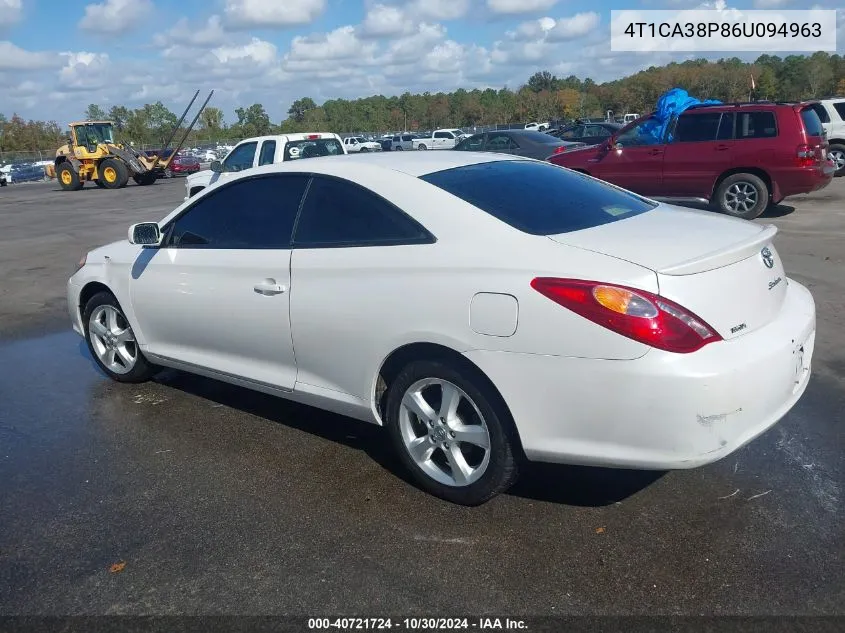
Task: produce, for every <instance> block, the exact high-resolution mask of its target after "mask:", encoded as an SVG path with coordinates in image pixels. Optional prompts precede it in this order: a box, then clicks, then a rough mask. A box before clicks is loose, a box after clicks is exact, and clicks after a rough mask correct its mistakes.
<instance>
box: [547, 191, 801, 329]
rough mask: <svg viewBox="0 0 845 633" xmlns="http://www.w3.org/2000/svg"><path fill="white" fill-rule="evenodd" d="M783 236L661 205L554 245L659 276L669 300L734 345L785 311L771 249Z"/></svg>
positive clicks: (782, 282)
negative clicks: (774, 240)
mask: <svg viewBox="0 0 845 633" xmlns="http://www.w3.org/2000/svg"><path fill="white" fill-rule="evenodd" d="M776 233H777V228H776V227H774V226H771V225H759V224H754V223H753V222H747V221H745V220H737V219H734V218H730V217H726V216H721V215H715V214H713V213H712V212H708V211H694V210H691V209H681V208H678V207H673V206H671V205H660V206H659V207H658V208H656V209H654V210H653V211H649V212H648V213H644V214H642V215H638V216H636V217H632V218H628V219H626V220H621V221H619V222H613V223H610V224H606V225H602V226H597V227H594V228H590V229H585V230H583V231H575V232H572V233H563V234H560V235H552V236H550V238H551V239H552V240H554V241H556V242H558V243H560V244H565V245H567V246H572V247H576V248H581V249H585V250H589V251H593V252H597V253H602V254H604V255H608V256H610V257H616V258H618V259H623V260H625V261H629V262H631V263H634V264H637V265H639V266H643V267H645V268H648V269H650V270H653V271H654V272H655V273H656V275H657V281H658V285H659V288H660V294H661V295H662V296H664V297H666V298H667V299H671V300H672V301H675V302H677V303H679V304H680V305H682V306H683V307H685V308H686V309H688V310H690V311H692V312H694V313H695V314H697V315H698V316H699V317H701V318H702V319H704V320H705V321H707V323H709V324H710V325H711V326H712V327H713V328H714V329H715V330H716V331H717V332H718V333H719V334H720V335H721V336H722V337H723V338H724V339H731V338H735V337H737V336H742V335H743V334H746V333H748V332H753V331H754V330H756V329H758V328H760V327H763V326H764V325H766V324H767V323H769V322H770V321H772V320H773V319H774V318H775V317H776V316H777V314H778V312H779V311H780V308H781V306H782V304H783V301H784V297H785V296H786V285H787V280H786V274H785V273H784V269H783V264H782V263H781V261H780V257H779V256H778V254H777V251H776V250H775V248H774V246H773V245H772V238H773V237H774V236H775V234H776ZM597 281H601V280H597Z"/></svg>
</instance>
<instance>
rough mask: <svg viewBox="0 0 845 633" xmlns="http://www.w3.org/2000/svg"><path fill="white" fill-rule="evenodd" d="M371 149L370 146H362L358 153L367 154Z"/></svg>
mask: <svg viewBox="0 0 845 633" xmlns="http://www.w3.org/2000/svg"><path fill="white" fill-rule="evenodd" d="M369 151H370V149H369V148H368V147H362V148H361V149H360V150H358V153H359V154H366V153H367V152H369Z"/></svg>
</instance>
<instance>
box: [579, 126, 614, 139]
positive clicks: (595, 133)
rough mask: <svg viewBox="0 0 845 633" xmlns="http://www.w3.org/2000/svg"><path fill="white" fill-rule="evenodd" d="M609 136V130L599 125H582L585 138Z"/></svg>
mask: <svg viewBox="0 0 845 633" xmlns="http://www.w3.org/2000/svg"><path fill="white" fill-rule="evenodd" d="M608 136H610V132H608V131H607V129H605V128H603V127H602V126H601V125H587V126H585V127H584V137H586V138H606V137H608Z"/></svg>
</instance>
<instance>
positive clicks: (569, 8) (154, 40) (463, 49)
mask: <svg viewBox="0 0 845 633" xmlns="http://www.w3.org/2000/svg"><path fill="white" fill-rule="evenodd" d="M837 4H840V0H813V1H812V2H810V1H808V0H727V5H726V0H712V1H709V2H708V1H707V0H705V1H704V2H702V0H692V1H690V0H627V1H626V2H620V1H619V0H99V1H97V2H90V1H86V0H74V1H73V2H59V1H57V0H0V112H2V113H3V114H5V115H6V116H10V115H11V114H12V113H18V114H19V115H21V116H23V117H24V118H27V119H41V120H55V121H57V122H59V123H60V124H64V123H67V122H68V121H70V120H74V119H78V118H79V117H81V116H82V115H83V112H84V111H85V108H86V107H87V105H88V104H89V103H97V104H98V105H100V106H102V107H103V108H104V109H105V110H106V111H108V108H109V107H111V106H112V105H126V106H129V107H138V106H141V105H143V104H144V103H154V102H156V101H162V102H163V103H164V104H165V105H166V106H168V107H169V108H170V109H171V110H173V111H175V112H176V113H177V114H181V111H182V110H183V109H184V107H185V106H186V105H187V103H188V101H189V100H190V98H191V97H192V96H193V93H194V92H195V91H196V90H198V89H201V90H203V93H204V94H205V93H207V92H208V91H209V90H211V89H214V90H215V94H214V97H213V99H212V102H211V103H210V105H214V106H217V107H219V108H221V109H222V110H223V112H224V116H225V118H226V120H227V121H228V122H233V121H234V120H236V119H235V115H234V109H235V108H236V107H239V106H248V105H250V104H252V103H262V104H263V105H264V107H265V108H266V110H267V112H268V113H269V114H270V117H271V119H272V120H273V121H274V122H276V123H278V122H280V121H281V120H282V119H284V118H286V116H287V110H288V108H289V107H290V104H291V103H292V102H293V101H294V100H295V99H298V98H300V97H304V96H308V97H311V98H312V99H314V100H315V101H317V102H318V103H322V102H323V101H324V100H326V99H333V98H356V97H364V96H369V95H373V94H385V95H395V94H401V93H402V92H405V91H410V92H425V91H430V92H433V93H434V92H439V91H451V90H454V89H456V88H459V87H464V88H467V89H472V88H482V89H483V88H488V87H492V88H497V89H498V88H502V87H504V86H507V87H509V88H512V89H515V88H518V87H519V86H520V85H521V84H523V83H525V81H526V80H527V79H528V77H530V76H531V75H532V74H533V73H534V72H537V71H539V70H549V71H551V72H553V73H555V74H556V75H558V76H568V75H572V74H574V75H577V76H579V77H581V78H585V77H591V78H592V79H593V80H595V81H598V82H601V81H606V80H611V79H616V78H619V77H623V76H625V75H629V74H632V73H634V72H637V71H638V70H642V69H644V68H648V67H649V66H652V65H661V64H665V63H667V62H670V61H683V60H684V59H688V58H693V57H708V58H711V59H717V58H719V57H725V56H730V54H726V53H715V54H710V55H707V54H689V53H614V52H611V50H610V44H609V41H610V36H609V22H610V11H611V9H631V10H641V9H683V8H699V7H714V6H715V7H721V8H737V9H740V10H742V9H751V8H766V9H771V8H779V9H809V8H811V7H821V8H836V5H837ZM837 26H838V33H839V36H838V39H837V47H838V50H839V52H840V53H841V52H843V49H845V11H842V10H840V11H839V12H838V15H837ZM737 56H739V57H741V58H744V59H748V60H751V59H754V58H755V57H756V56H757V54H754V53H744V54H739V55H737Z"/></svg>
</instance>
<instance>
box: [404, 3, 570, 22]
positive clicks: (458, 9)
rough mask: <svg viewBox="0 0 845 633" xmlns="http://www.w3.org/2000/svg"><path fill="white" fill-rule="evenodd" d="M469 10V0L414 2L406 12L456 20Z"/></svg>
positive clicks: (423, 16)
mask: <svg viewBox="0 0 845 633" xmlns="http://www.w3.org/2000/svg"><path fill="white" fill-rule="evenodd" d="M490 1H498V0H490ZM529 1H536V0H529ZM546 1H548V0H546ZM553 2H557V0H553ZM469 8H470V0H414V1H413V2H411V4H410V5H409V6H408V11H409V13H412V14H413V15H416V16H418V17H420V18H423V19H425V18H429V19H432V20H457V19H458V18H462V17H464V16H465V15H466V14H467V13H468V12H469Z"/></svg>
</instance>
